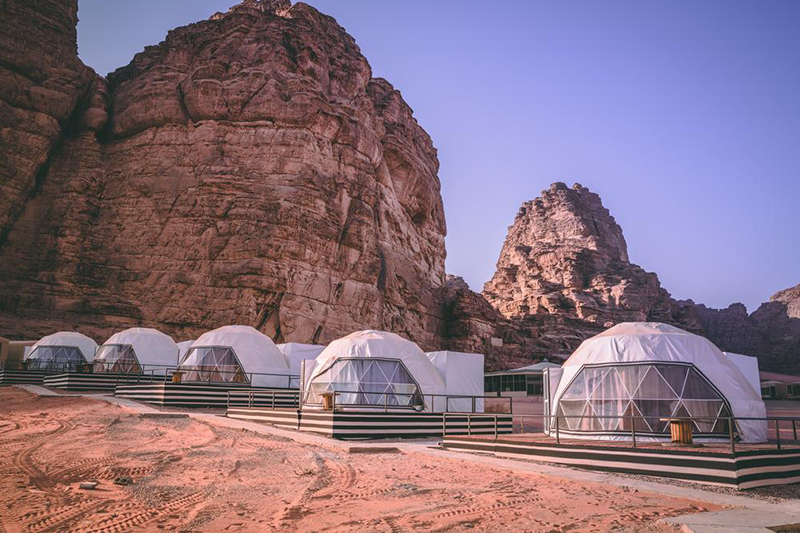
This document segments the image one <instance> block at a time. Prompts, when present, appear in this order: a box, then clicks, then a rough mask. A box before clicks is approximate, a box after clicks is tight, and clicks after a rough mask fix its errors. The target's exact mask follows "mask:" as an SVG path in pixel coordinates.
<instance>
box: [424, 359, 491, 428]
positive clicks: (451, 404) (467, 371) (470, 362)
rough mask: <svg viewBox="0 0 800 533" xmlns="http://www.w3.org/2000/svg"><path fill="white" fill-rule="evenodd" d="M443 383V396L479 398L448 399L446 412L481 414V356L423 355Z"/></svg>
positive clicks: (482, 393)
mask: <svg viewBox="0 0 800 533" xmlns="http://www.w3.org/2000/svg"><path fill="white" fill-rule="evenodd" d="M425 355H426V356H428V359H430V360H431V363H433V366H435V367H436V370H437V371H438V372H439V375H440V376H441V378H442V381H444V385H445V391H446V392H445V394H448V395H450V394H452V395H454V396H480V398H475V403H474V411H473V403H472V398H450V399H448V400H447V401H446V408H447V410H448V411H452V412H460V413H470V412H476V413H482V412H483V395H484V392H483V354H480V353H464V352H450V351H439V352H428V353H426V354H425Z"/></svg>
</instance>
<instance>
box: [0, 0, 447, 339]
mask: <svg viewBox="0 0 800 533" xmlns="http://www.w3.org/2000/svg"><path fill="white" fill-rule="evenodd" d="M3 6H4V7H3V9H4V13H3V15H4V16H3V20H4V24H5V25H6V26H8V25H9V24H12V22H13V26H14V27H15V28H17V29H16V30H15V31H13V32H4V33H3V34H2V36H0V52H2V54H3V56H2V57H3V58H4V61H3V62H2V63H0V71H2V78H0V88H2V92H1V93H0V96H1V97H2V105H3V110H4V112H3V113H2V116H3V117H4V119H3V120H4V121H5V123H4V125H5V126H7V127H8V128H9V129H7V130H6V129H4V130H3V135H4V136H6V138H7V139H10V140H11V141H13V143H12V142H4V143H3V151H4V154H3V155H4V157H3V159H2V161H3V162H4V166H3V172H4V176H3V177H4V179H3V182H2V186H3V192H4V193H5V194H3V195H2V196H0V198H2V202H3V204H2V205H0V215H2V218H0V228H2V231H3V233H2V236H3V242H2V249H0V254H1V255H0V329H2V330H3V331H7V332H12V333H14V334H17V335H28V336H31V335H33V336H35V335H38V334H41V333H45V332H49V331H51V330H52V329H56V328H65V327H66V328H74V329H80V330H81V331H86V332H88V333H90V334H93V335H96V336H97V337H99V338H102V337H104V336H105V335H108V334H109V333H110V332H111V331H112V330H113V329H116V328H121V327H125V326H131V325H134V324H143V325H152V326H157V327H159V328H161V329H163V330H165V331H166V332H168V333H171V334H174V335H176V336H178V337H180V338H187V337H192V336H194V335H197V334H198V333H200V332H201V331H204V330H206V329H208V328H212V327H216V326H219V325H222V324H229V323H244V324H251V325H253V326H256V327H258V328H259V329H261V330H262V331H265V332H267V333H268V334H270V335H272V336H273V337H274V338H275V339H276V340H291V341H299V342H326V341H329V340H332V339H334V338H336V337H338V336H341V335H343V334H346V333H349V332H351V331H353V330H355V329H362V328H367V327H373V328H383V329H389V330H392V331H396V332H398V333H402V334H405V335H406V336H408V337H410V338H412V339H414V340H417V341H419V342H421V343H422V344H423V345H425V346H428V347H434V346H438V344H439V343H438V342H437V341H438V339H439V338H440V335H441V317H440V314H441V311H440V304H439V302H438V300H437V295H436V291H437V290H438V289H439V288H441V287H442V286H443V284H444V257H445V249H444V235H445V231H446V230H445V222H444V211H443V207H442V201H441V196H440V193H439V180H438V177H437V172H438V160H437V156H436V150H435V148H434V147H433V144H432V142H431V139H430V137H429V136H428V135H427V134H426V133H425V131H424V130H422V128H420V127H419V125H418V124H417V122H416V121H415V120H414V118H413V115H412V111H411V109H410V108H409V107H408V105H406V103H405V102H404V101H403V99H402V97H401V96H400V93H399V92H398V91H396V90H395V89H394V88H393V87H392V86H391V85H390V84H389V83H388V82H387V81H386V80H383V79H376V78H373V77H372V74H371V71H370V67H369V64H368V62H367V60H366V59H365V58H364V56H363V55H362V54H361V53H360V51H359V48H358V46H357V45H356V43H355V41H354V40H353V39H352V37H350V36H349V35H348V34H347V33H346V32H345V31H344V30H343V29H342V28H341V27H340V26H339V25H338V24H337V23H336V21H335V20H334V19H332V18H331V17H328V16H326V15H323V14H322V13H320V12H319V11H317V10H316V9H314V8H312V7H310V6H308V5H305V4H302V3H297V4H295V5H293V6H292V5H290V3H289V2H288V0H284V1H267V0H264V1H261V2H258V1H254V0H250V1H246V2H243V3H242V4H240V5H238V6H235V7H234V8H232V9H231V10H230V11H228V12H227V13H220V14H217V15H215V16H214V17H212V18H211V20H208V21H202V22H198V23H196V24H191V25H189V26H186V27H183V28H178V29H176V30H173V31H171V32H169V34H168V35H167V37H166V39H165V41H164V42H162V43H160V44H158V45H156V46H150V47H147V48H146V49H145V50H144V51H143V52H141V53H139V54H137V55H136V57H135V58H134V59H133V61H132V62H131V63H130V64H129V65H128V66H126V67H123V68H121V69H119V70H117V71H116V72H114V73H112V74H111V75H110V76H109V77H108V80H104V79H102V78H99V77H96V76H94V75H93V73H92V72H91V71H90V70H89V69H87V68H86V67H84V66H83V65H82V64H81V63H80V61H79V60H78V59H77V55H76V45H75V23H76V20H77V19H76V9H77V3H76V0H36V1H35V2H21V1H11V2H5V3H3ZM42 21H44V23H42ZM42 43H47V44H46V45H45V44H42ZM12 156H13V157H12ZM14 158H16V159H14Z"/></svg>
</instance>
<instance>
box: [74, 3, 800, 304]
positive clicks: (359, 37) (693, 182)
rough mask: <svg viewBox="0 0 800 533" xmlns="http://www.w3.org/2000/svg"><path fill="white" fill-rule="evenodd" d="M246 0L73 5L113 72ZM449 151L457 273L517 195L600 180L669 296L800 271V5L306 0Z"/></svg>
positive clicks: (725, 298)
mask: <svg viewBox="0 0 800 533" xmlns="http://www.w3.org/2000/svg"><path fill="white" fill-rule="evenodd" d="M233 3H235V1H234V0H137V1H135V2H132V1H123V0H79V13H78V16H79V18H80V23H79V25H78V44H79V52H80V56H81V58H82V59H83V61H84V62H85V63H86V64H88V65H89V66H91V67H93V68H94V69H95V70H97V71H98V72H99V73H100V74H106V73H107V72H109V71H112V70H114V69H115V68H117V67H120V66H122V65H125V64H127V63H128V62H129V61H130V60H131V58H132V57H133V55H134V54H135V53H136V52H139V51H141V50H142V49H143V48H144V46H145V45H149V44H156V43H158V42H159V41H161V40H163V38H164V36H165V35H166V32H167V30H169V29H171V28H173V27H175V26H179V25H184V24H187V23H190V22H194V21H196V20H200V19H203V18H207V17H208V16H210V15H211V14H213V13H214V12H216V11H225V10H227V8H228V7H230V5H232V4H233ZM309 3H310V4H312V5H314V6H315V7H317V8H318V9H320V10H321V11H323V12H324V13H327V14H329V15H331V16H333V17H335V18H336V19H337V20H338V21H339V23H340V24H341V25H342V26H344V28H345V29H347V31H348V32H349V33H350V34H351V35H353V36H354V37H355V39H356V41H357V42H358V44H359V45H360V47H361V50H362V52H363V53H364V55H365V56H366V57H367V58H368V59H369V61H370V63H371V65H372V69H373V75H374V76H381V77H385V78H386V79H388V80H389V81H391V82H392V83H393V84H394V85H395V87H397V88H398V89H399V90H400V91H401V92H402V93H403V96H404V98H405V100H406V101H407V102H408V103H409V105H411V107H412V108H413V109H414V112H415V116H416V117H417V119H418V120H419V122H420V124H421V125H422V127H424V128H425V129H426V130H427V131H428V133H429V134H430V135H431V137H432V138H433V141H434V144H435V146H436V147H437V148H438V150H439V159H440V162H441V169H440V173H439V177H440V179H441V182H442V194H443V196H444V205H445V214H446V217H447V226H448V236H447V252H448V257H447V270H448V272H450V273H453V274H459V275H461V276H463V277H464V278H465V279H466V280H467V281H468V282H469V284H470V285H471V286H472V288H473V289H475V290H481V289H482V287H483V283H484V282H486V281H487V280H489V279H490V278H491V276H492V274H493V273H494V268H495V263H496V261H497V256H498V254H499V252H500V247H501V245H502V242H503V239H504V238H505V234H506V230H507V227H508V225H509V224H511V222H512V221H513V220H514V215H515V214H516V212H517V210H518V208H519V206H520V205H521V204H522V203H523V202H524V201H527V200H530V199H532V198H534V197H536V196H538V195H539V194H540V192H541V191H542V190H543V189H545V188H547V187H548V186H549V184H550V183H551V182H554V181H563V182H566V183H568V184H570V185H571V184H572V183H574V182H578V183H581V184H583V185H584V186H587V187H589V188H590V189H591V190H593V191H595V192H597V193H598V194H600V196H601V197H602V198H603V201H604V203H605V205H606V207H607V208H609V210H610V211H611V213H612V214H613V215H614V217H615V218H616V219H617V222H619V224H620V225H621V226H622V228H623V230H624V233H625V236H626V238H627V241H628V248H629V254H630V257H631V260H632V261H633V262H635V263H638V264H639V265H641V266H642V267H644V268H646V269H647V270H650V271H653V272H657V273H658V275H659V278H660V279H661V282H662V285H663V286H664V287H665V288H666V289H667V290H669V291H670V292H671V293H672V295H673V296H674V297H676V298H692V299H694V300H695V301H696V302H701V303H705V304H707V305H710V306H713V307H726V306H727V305H728V304H730V303H732V302H736V301H739V302H743V303H744V304H745V305H747V307H748V309H749V310H750V311H753V310H755V308H756V307H757V305H758V304H759V303H761V302H762V301H766V300H767V298H768V297H769V296H770V295H772V294H773V293H774V292H776V291H777V290H780V289H783V288H788V287H790V286H793V285H796V284H798V283H800V234H799V233H798V231H799V230H800V1H797V0H701V1H698V0H652V1H647V2H642V1H641V0H606V1H602V2H597V1H595V0H583V1H573V0H559V1H551V0H547V1H545V0H536V1H533V0H531V1H523V0H492V1H487V0H483V1H480V2H478V1H469V0H436V1H430V0H402V1H401V0H380V1H376V0H310V2H309Z"/></svg>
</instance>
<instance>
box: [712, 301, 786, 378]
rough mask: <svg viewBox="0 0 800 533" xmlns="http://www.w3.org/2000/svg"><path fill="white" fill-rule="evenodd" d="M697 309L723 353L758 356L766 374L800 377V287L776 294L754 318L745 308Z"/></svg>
mask: <svg viewBox="0 0 800 533" xmlns="http://www.w3.org/2000/svg"><path fill="white" fill-rule="evenodd" d="M697 309H698V311H699V313H700V318H701V321H702V324H703V328H704V330H705V332H706V335H707V336H708V338H709V339H711V340H712V341H713V342H714V343H715V344H716V345H717V346H719V347H720V348H722V349H723V350H727V351H731V352H736V353H744V354H753V355H757V356H758V357H759V362H760V364H761V368H762V369H763V370H772V371H775V372H783V373H790V374H791V373H795V374H798V373H800V285H798V286H795V287H792V288H790V289H786V290H783V291H780V292H778V293H776V294H774V295H773V296H772V297H771V298H770V299H769V302H766V303H763V304H761V306H759V308H758V309H756V310H755V311H754V312H753V313H752V314H750V315H748V314H747V309H746V308H745V306H744V305H742V304H733V305H731V306H730V307H728V308H727V309H721V310H720V309H709V308H707V307H705V306H702V305H700V306H697Z"/></svg>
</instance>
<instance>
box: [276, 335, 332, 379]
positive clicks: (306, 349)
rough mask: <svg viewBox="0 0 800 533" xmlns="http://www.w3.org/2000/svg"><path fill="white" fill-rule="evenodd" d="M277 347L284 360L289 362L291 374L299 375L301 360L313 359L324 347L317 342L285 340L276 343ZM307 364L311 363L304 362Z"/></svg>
mask: <svg viewBox="0 0 800 533" xmlns="http://www.w3.org/2000/svg"><path fill="white" fill-rule="evenodd" d="M278 349H279V350H280V351H281V353H282V354H283V355H284V356H285V357H286V361H287V362H288V363H289V370H291V372H292V375H294V376H299V375H300V365H301V362H302V361H304V360H305V361H313V360H315V359H316V358H317V356H318V355H319V354H321V353H322V350H324V349H325V347H324V346H320V345H319V344H300V343H297V342H286V343H284V344H278ZM309 365H311V366H313V363H312V362H308V363H306V367H308V366H309Z"/></svg>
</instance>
